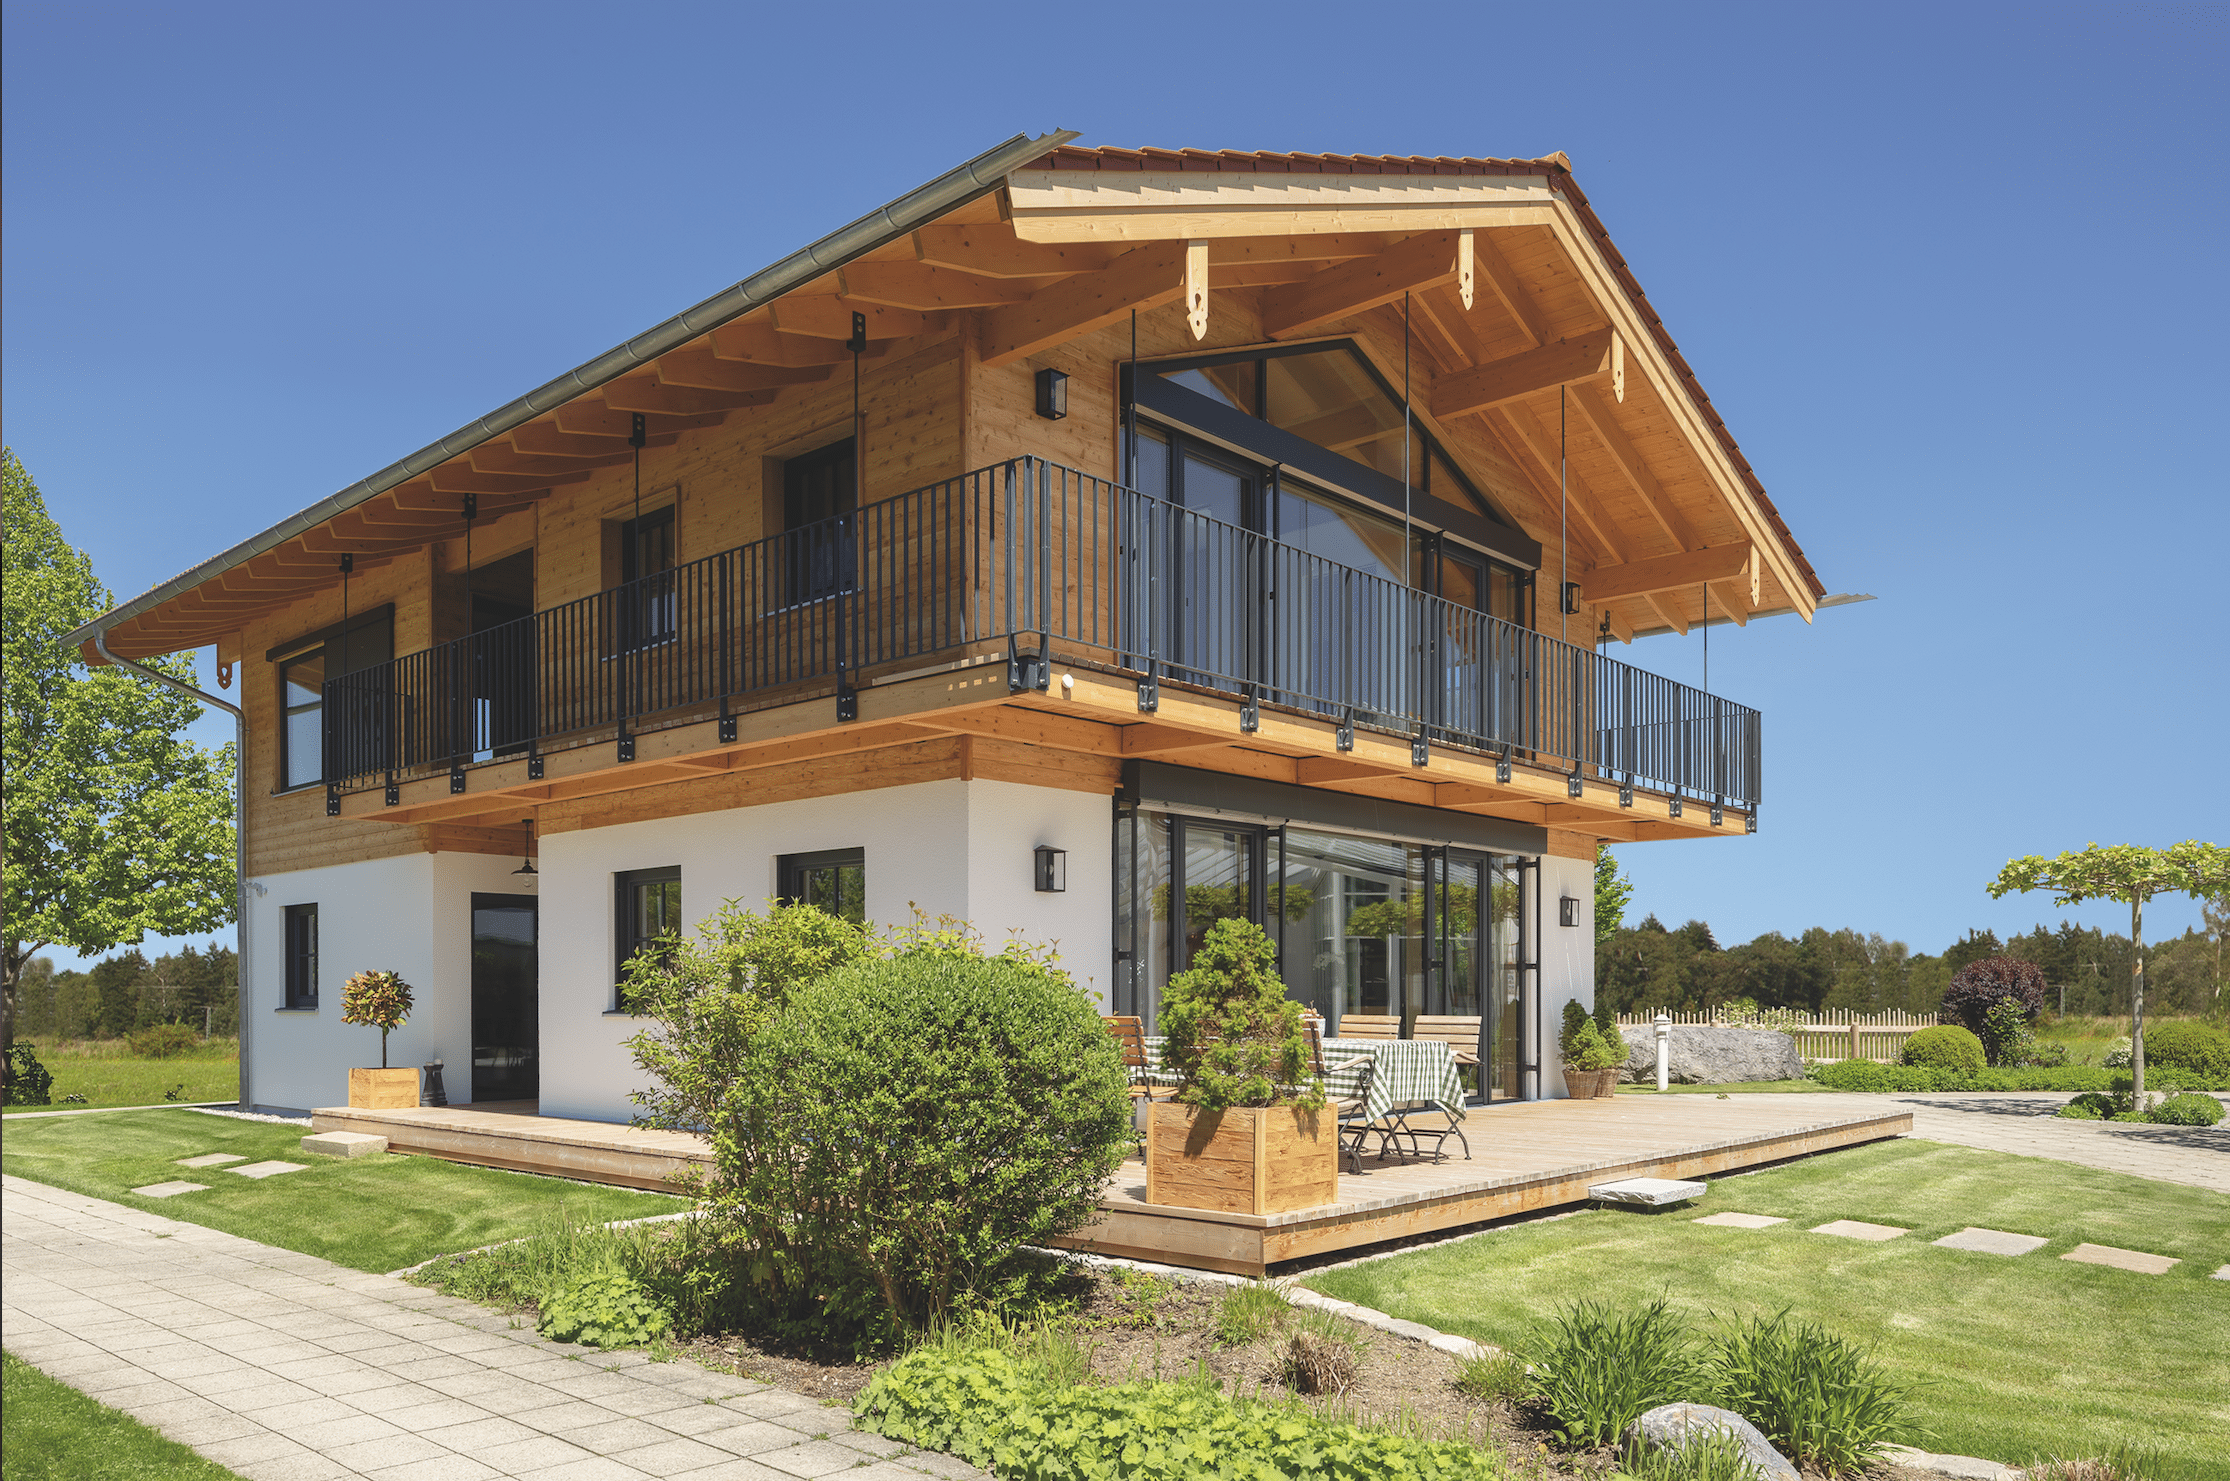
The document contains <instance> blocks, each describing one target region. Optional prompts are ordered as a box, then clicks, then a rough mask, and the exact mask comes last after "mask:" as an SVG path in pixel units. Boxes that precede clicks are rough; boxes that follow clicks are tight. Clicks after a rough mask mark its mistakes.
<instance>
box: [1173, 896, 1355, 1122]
mask: <svg viewBox="0 0 2230 1481" xmlns="http://www.w3.org/2000/svg"><path fill="white" fill-rule="evenodd" d="M1161 1027H1162V1031H1163V1032H1164V1033H1166V1034H1167V1035H1168V1036H1169V1038H1168V1043H1167V1044H1166V1045H1165V1047H1164V1048H1163V1050H1162V1059H1163V1062H1164V1063H1165V1064H1167V1065H1168V1066H1169V1067H1170V1068H1171V1069H1173V1070H1175V1071H1177V1073H1178V1074H1179V1075H1180V1076H1182V1077H1183V1078H1182V1081H1181V1083H1180V1084H1179V1085H1178V1088H1177V1099H1178V1100H1179V1101H1180V1102H1182V1103H1183V1104H1185V1105H1188V1106H1197V1107H1199V1108H1200V1109H1201V1110H1203V1111H1224V1110H1229V1109H1231V1108H1233V1107H1235V1106H1299V1107H1303V1108H1307V1109H1315V1108H1317V1107H1320V1106H1322V1105H1323V1104H1324V1086H1323V1084H1322V1082H1320V1081H1318V1080H1317V1079H1315V1078H1314V1077H1313V1076H1312V1075H1311V1074H1310V1073H1309V1048H1308V1040H1307V1039H1305V1038H1304V1037H1303V1036H1302V1033H1301V1005H1300V1004H1299V1003H1296V1002H1294V1001H1293V1000H1292V999H1291V998H1289V997H1287V996H1286V992H1285V979H1284V978H1282V977H1280V976H1279V975H1278V949H1277V946H1276V944H1275V943H1274V942H1272V941H1271V940H1270V938H1269V936H1268V934H1266V933H1265V932H1264V931H1263V929H1262V928H1261V927H1260V926H1258V925H1256V924H1255V923H1254V922H1253V921H1250V920H1244V919H1241V918H1239V917H1236V916H1232V917H1226V918H1225V919H1223V920H1219V921H1217V922H1216V923H1215V924H1214V925H1212V926H1210V927H1209V928H1208V934H1207V936H1206V937H1205V938H1204V939H1203V940H1202V941H1201V943H1200V947H1199V949H1198V950H1197V951H1195V952H1194V953H1193V957H1192V966H1191V967H1190V968H1189V969H1188V970H1186V971H1183V972H1179V973H1178V974H1177V975H1175V976H1174V977H1172V978H1170V979H1169V986H1168V987H1167V988H1166V989H1164V990H1163V992H1162V999H1161Z"/></svg>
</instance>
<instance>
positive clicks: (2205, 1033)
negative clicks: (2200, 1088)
mask: <svg viewBox="0 0 2230 1481" xmlns="http://www.w3.org/2000/svg"><path fill="white" fill-rule="evenodd" d="M2145 1065H2146V1067H2147V1068H2148V1069H2149V1068H2152V1067H2153V1066H2156V1065H2174V1066H2175V1067H2176V1068H2177V1069H2179V1070H2189V1071H2191V1072H2192V1073H2193V1074H2195V1075H2204V1076H2206V1077H2207V1081H2208V1083H2209V1084H2211V1085H2216V1086H2220V1087H2224V1088H2230V1034H2225V1033H2224V1032H2223V1031H2222V1030H2221V1029H2218V1028H2209V1027H2208V1026H2207V1025H2206V1024H2203V1023H2198V1022H2195V1021H2193V1020H2191V1019H2188V1018H2170V1019H2165V1020H2163V1021H2161V1022H2159V1023H2152V1024H2147V1025H2146V1026H2145Z"/></svg>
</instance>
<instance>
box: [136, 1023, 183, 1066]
mask: <svg viewBox="0 0 2230 1481" xmlns="http://www.w3.org/2000/svg"><path fill="white" fill-rule="evenodd" d="M125 1042H126V1043H128V1044H130V1045H131V1046H132V1053H134V1054H136V1055H138V1056H139V1057H140V1058H141V1059H175V1058H177V1057H178V1056H179V1055H181V1054H188V1053H191V1052H192V1051H193V1048H194V1046H195V1045H196V1044H199V1043H200V1042H201V1035H199V1034H197V1033H195V1032H194V1031H193V1030H192V1029H190V1028H188V1027H187V1026H186V1025H185V1024H182V1023H151V1024H149V1025H148V1026H147V1027H145V1028H143V1029H141V1030H140V1031H139V1032H138V1033H136V1034H131V1035H129V1036H127V1038H126V1040H125Z"/></svg>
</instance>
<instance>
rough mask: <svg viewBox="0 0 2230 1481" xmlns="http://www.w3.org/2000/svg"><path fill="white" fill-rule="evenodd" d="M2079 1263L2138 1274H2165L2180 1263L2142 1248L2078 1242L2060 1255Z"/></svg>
mask: <svg viewBox="0 0 2230 1481" xmlns="http://www.w3.org/2000/svg"><path fill="white" fill-rule="evenodd" d="M2060 1258H2061V1259H2063V1260H2073V1261H2075V1262H2076V1263H2077V1264H2079V1265H2110V1266H2112V1267H2113V1268H2114V1269H2116V1270H2134V1271H2136V1272H2137V1273H2138V1274H2139V1275H2165V1274H2167V1272H2168V1268H2169V1267H2170V1266H2171V1265H2181V1264H2182V1263H2183V1262H2182V1261H2181V1260H2177V1259H2174V1258H2172V1257H2170V1256H2168V1255H2148V1254H2146V1253H2145V1252H2144V1251H2142V1250H2117V1249H2115V1248H2114V1247H2113V1246H2112V1245H2110V1244H2079V1245H2077V1246H2076V1247H2075V1248H2074V1249H2072V1250H2069V1251H2068V1252H2067V1253H2066V1254H2064V1255H2062V1256H2060Z"/></svg>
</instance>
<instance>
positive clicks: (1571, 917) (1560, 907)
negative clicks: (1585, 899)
mask: <svg viewBox="0 0 2230 1481" xmlns="http://www.w3.org/2000/svg"><path fill="white" fill-rule="evenodd" d="M1556 923H1557V924H1558V925H1560V926H1576V925H1578V924H1579V923H1580V902H1579V901H1577V900H1575V899H1573V898H1572V897H1571V896H1570V895H1566V896H1565V897H1564V898H1563V899H1561V900H1559V901H1557V902H1556Z"/></svg>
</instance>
